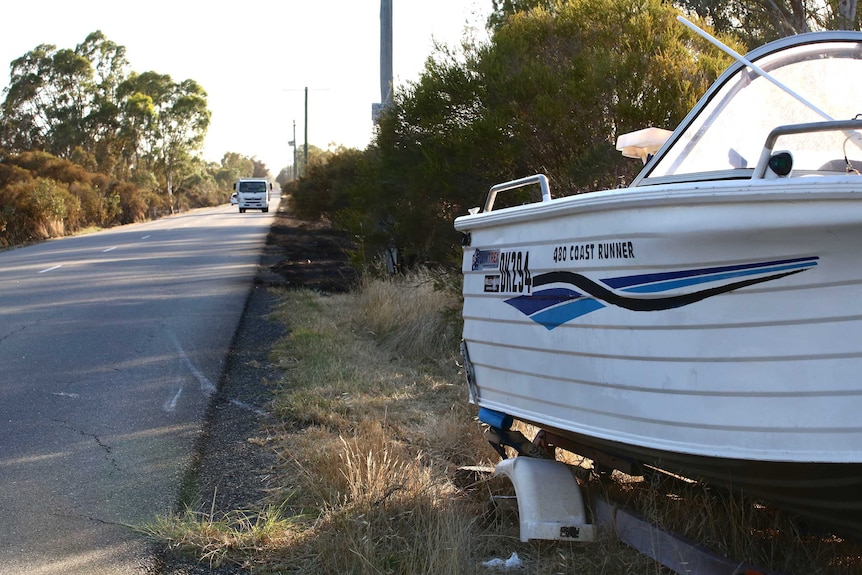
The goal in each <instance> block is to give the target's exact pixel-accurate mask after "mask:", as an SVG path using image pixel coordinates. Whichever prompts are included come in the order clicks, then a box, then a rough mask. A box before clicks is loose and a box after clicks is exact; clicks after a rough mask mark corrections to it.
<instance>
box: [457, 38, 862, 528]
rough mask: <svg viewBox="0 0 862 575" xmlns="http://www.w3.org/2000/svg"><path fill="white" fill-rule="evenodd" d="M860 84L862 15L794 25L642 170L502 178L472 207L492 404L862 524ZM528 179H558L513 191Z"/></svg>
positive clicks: (470, 298)
mask: <svg viewBox="0 0 862 575" xmlns="http://www.w3.org/2000/svg"><path fill="white" fill-rule="evenodd" d="M860 94H862V34H860V33H855V32H838V31H836V32H819V33H812V34H803V35H798V36H793V37H789V38H784V39H782V40H779V41H776V42H773V43H770V44H767V45H765V46H763V47H761V48H759V49H757V50H755V51H753V52H751V53H750V54H749V55H748V56H746V58H742V57H739V60H738V61H737V62H736V63H735V64H734V65H732V66H731V67H730V68H729V69H728V70H727V71H726V72H725V73H724V74H723V75H722V76H721V77H720V78H719V79H718V80H717V81H716V83H715V84H714V85H713V86H712V87H711V88H710V89H709V90H708V92H707V93H706V94H705V95H704V96H703V98H702V99H701V100H700V101H699V102H698V104H697V105H696V106H695V108H694V109H693V110H692V111H691V112H690V113H689V114H688V116H686V118H685V119H684V120H683V122H682V123H681V124H680V125H679V126H678V127H677V128H676V130H674V131H673V132H672V133H670V132H663V131H660V130H656V129H648V130H644V131H640V132H636V133H634V134H630V135H627V136H625V137H621V138H620V139H619V140H618V142H617V147H618V148H619V149H620V150H621V151H623V152H624V153H625V154H626V155H630V156H636V157H642V158H643V159H644V160H645V161H646V165H645V166H644V169H643V170H642V172H641V173H640V174H639V175H638V176H637V178H636V179H635V180H634V181H633V183H632V184H631V185H630V186H629V187H627V188H622V189H613V190H606V191H600V192H591V193H585V194H579V195H569V196H565V197H559V198H557V197H552V193H551V190H550V188H549V186H548V184H547V180H546V178H544V177H543V176H541V175H537V176H533V177H528V178H524V179H522V180H517V181H515V182H507V183H505V184H501V185H499V186H495V187H493V188H492V189H491V191H490V193H489V194H488V197H487V200H486V204H485V206H484V208H483V209H481V210H474V213H471V214H470V215H466V216H463V217H459V218H458V219H457V220H456V221H455V227H456V229H457V230H459V231H460V232H462V233H463V234H464V256H463V266H462V267H463V273H464V309H463V317H464V333H463V340H464V351H465V359H466V361H467V368H468V369H467V371H468V383H469V388H470V399H471V401H472V402H474V403H476V404H477V405H479V406H480V407H481V408H482V417H483V419H485V420H486V421H487V422H488V423H490V424H491V425H492V427H493V428H494V430H495V431H501V432H503V435H504V436H505V428H506V427H507V426H508V423H506V420H507V419H508V418H510V417H513V418H516V419H519V420H522V421H525V422H528V423H531V424H534V425H536V426H538V427H539V428H541V429H542V430H543V431H544V435H545V441H548V440H549V441H550V443H553V444H556V445H558V446H566V447H568V448H569V449H572V450H575V451H576V452H579V453H581V454H584V455H588V456H592V457H593V458H594V459H596V460H597V461H599V462H601V463H602V464H606V465H612V466H616V467H623V466H624V465H623V464H629V463H633V464H641V463H643V464H648V465H653V466H657V467H659V468H662V469H665V470H669V471H672V472H675V473H681V474H683V475H686V476H688V477H693V478H701V479H705V480H706V481H710V482H714V483H715V482H720V483H722V484H730V485H732V487H734V488H736V489H740V490H742V491H743V492H745V493H747V494H748V495H751V496H753V497H757V498H762V499H764V500H767V501H771V502H773V503H776V504H778V505H781V506H784V507H786V508H789V509H791V510H793V511H796V512H799V513H801V514H803V515H806V516H808V517H813V518H815V519H817V520H820V521H822V522H825V523H826V524H828V525H829V526H830V527H832V528H834V530H835V531H837V532H841V533H847V534H851V535H855V536H859V535H862V176H860V175H859V171H857V170H862V120H858V119H855V118H856V116H857V114H860V113H862V100H860V97H859V95H860ZM526 185H538V186H540V187H541V188H542V199H541V200H537V201H535V202H534V203H529V204H526V205H521V206H515V207H508V208H504V209H494V204H495V202H496V198H497V195H498V194H504V193H506V192H507V191H508V190H510V189H512V188H516V187H522V186H526ZM503 442H504V443H505V440H504V441H503ZM527 451H529V449H527Z"/></svg>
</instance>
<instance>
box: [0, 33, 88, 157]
mask: <svg viewBox="0 0 862 575" xmlns="http://www.w3.org/2000/svg"><path fill="white" fill-rule="evenodd" d="M92 80H93V70H92V67H91V66H90V63H89V61H88V60H87V59H86V58H84V57H83V56H81V55H79V54H76V53H75V51H74V50H69V49H59V50H58V49H57V47H56V46H53V45H50V44H40V45H39V46H37V47H36V48H34V49H33V50H31V51H29V52H27V53H26V54H24V55H23V56H21V57H20V58H17V59H15V60H13V61H12V63H11V64H10V83H9V86H8V88H6V90H5V95H6V97H5V100H4V102H3V124H4V130H3V132H4V134H3V135H4V142H3V143H4V145H5V146H6V147H7V148H8V149H10V150H11V151H23V150H32V149H39V150H45V151H48V152H51V153H53V154H55V155H57V156H60V157H66V158H67V157H69V156H70V155H71V153H72V150H73V149H74V148H75V147H76V146H80V145H85V144H86V130H85V128H84V118H85V117H86V115H87V114H88V113H89V112H90V98H89V94H90V91H91V86H92Z"/></svg>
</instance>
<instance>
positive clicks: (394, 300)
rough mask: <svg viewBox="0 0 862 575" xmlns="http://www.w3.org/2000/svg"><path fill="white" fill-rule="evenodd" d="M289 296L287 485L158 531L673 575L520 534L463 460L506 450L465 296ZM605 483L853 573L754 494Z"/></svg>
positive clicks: (695, 524) (464, 567) (180, 539)
mask: <svg viewBox="0 0 862 575" xmlns="http://www.w3.org/2000/svg"><path fill="white" fill-rule="evenodd" d="M281 298H282V299H281V305H280V306H279V309H278V310H277V312H276V314H277V315H278V317H279V318H280V319H281V321H283V322H284V323H285V324H286V325H287V326H288V327H289V330H288V331H289V335H287V336H286V337H285V338H284V339H283V340H282V341H280V342H279V343H278V345H277V346H276V347H275V349H274V350H273V352H272V359H273V361H275V362H277V363H278V364H279V365H280V366H281V367H282V368H283V370H284V377H283V379H282V380H281V381H280V382H278V384H277V394H276V399H275V400H274V402H273V412H274V414H275V415H276V419H277V420H278V421H279V422H280V423H278V424H275V425H273V426H272V428H271V429H269V430H267V431H268V435H269V436H270V437H273V438H275V439H273V440H272V441H269V442H268V443H267V445H270V446H272V448H273V449H275V450H276V453H277V454H278V457H279V460H280V465H281V473H280V481H279V483H278V485H277V486H276V487H275V488H274V489H273V491H272V492H271V493H270V496H269V501H268V503H267V505H266V506H265V507H264V508H263V510H262V511H259V512H257V513H251V512H247V513H237V514H234V515H230V516H228V517H226V518H224V520H222V521H216V520H214V518H213V517H212V514H210V515H209V516H201V515H196V514H194V513H191V512H186V513H185V514H181V515H178V516H173V517H169V518H166V519H164V520H163V521H162V522H161V523H160V524H158V525H156V524H154V525H152V526H150V527H149V528H150V530H151V533H152V535H153V536H154V537H156V538H158V539H160V540H163V541H166V542H168V543H169V544H170V545H171V546H172V547H174V548H176V549H180V550H186V551H191V552H194V553H196V554H197V555H198V556H199V557H201V558H202V560H205V561H209V562H210V563H212V564H224V563H233V564H237V565H243V566H245V567H246V568H247V569H249V570H250V571H251V572H261V573H297V574H328V573H333V574H334V573H339V574H341V573H355V574H365V573H367V574H378V573H392V574H414V573H423V574H429V575H436V574H440V575H442V574H447V575H449V574H472V573H493V572H494V571H493V570H491V569H489V568H487V567H485V566H483V565H482V562H483V561H486V560H489V559H493V558H502V559H506V558H508V557H509V556H510V555H511V554H512V553H513V552H517V553H518V555H519V556H520V557H521V558H522V560H524V562H525V566H524V568H523V569H522V570H521V571H519V572H526V573H535V574H554V573H589V574H591V575H601V574H607V575H648V574H649V575H653V574H660V573H667V571H666V570H663V569H662V568H661V567H659V566H658V565H657V564H656V563H655V562H653V561H652V560H650V559H648V558H646V557H644V556H642V555H640V554H638V553H637V552H635V551H633V550H632V549H630V548H628V547H626V546H624V545H623V544H620V543H618V542H616V541H614V540H611V539H607V538H605V539H604V540H602V541H599V542H597V543H592V544H572V543H562V542H531V543H521V542H520V541H519V540H518V521H517V512H516V510H514V511H513V510H512V509H511V508H510V507H507V506H505V505H498V504H496V503H495V502H494V501H495V500H494V499H493V498H492V497H491V496H492V495H500V494H503V495H511V494H512V490H511V486H510V485H509V484H508V482H507V481H505V480H502V479H492V478H489V477H488V476H486V475H470V474H465V473H464V472H463V470H461V469H459V468H460V467H462V466H467V465H470V466H482V465H485V466H493V464H494V463H495V462H496V454H494V453H493V451H492V450H491V448H490V447H489V446H488V445H487V443H486V442H485V440H484V438H483V437H482V433H481V429H480V425H479V424H478V422H477V420H476V417H475V411H474V408H472V407H471V406H469V405H468V404H467V401H466V395H467V393H466V388H465V385H464V383H463V376H462V374H461V373H460V369H459V365H458V361H459V359H460V358H458V357H457V356H456V353H457V349H458V339H459V332H460V326H459V324H458V321H457V317H458V309H459V306H460V303H459V298H458V297H457V294H451V293H446V292H441V291H438V290H436V289H435V288H434V283H433V282H432V281H431V278H430V276H428V275H427V274H421V273H420V274H416V275H413V276H410V277H406V278H396V279H388V280H374V281H367V282H366V283H364V284H363V286H362V287H361V289H360V290H358V291H356V292H354V293H349V294H342V295H333V296H324V295H320V294H317V293H313V292H310V291H285V292H283V293H282V294H281ZM524 431H525V433H526V434H527V435H528V436H531V432H530V430H528V429H524ZM568 461H569V462H570V463H577V462H578V458H576V457H572V458H570V459H569V460H568ZM606 487H607V489H608V491H609V492H610V493H611V495H613V496H614V497H615V498H617V499H619V500H626V501H629V502H632V503H633V504H635V505H636V506H637V507H638V508H639V509H641V511H642V512H644V513H645V514H647V515H648V516H650V517H652V518H654V519H658V520H660V521H662V522H664V523H665V524H667V525H668V526H670V527H671V528H673V529H675V530H679V531H683V532H685V533H687V534H688V535H689V536H690V537H692V538H694V539H696V540H698V541H703V542H705V543H706V544H708V545H710V546H712V547H713V548H714V549H716V550H718V551H721V552H727V553H728V554H729V555H730V556H734V557H739V558H741V559H745V560H749V561H751V562H752V563H754V564H759V565H761V566H763V567H767V568H773V569H776V570H783V571H784V572H786V573H788V574H793V573H806V574H813V573H818V574H823V575H825V574H827V573H828V574H832V573H836V574H842V575H843V574H849V573H852V572H854V571H852V570H846V569H832V568H830V567H828V563H830V562H833V563H835V561H834V558H835V557H836V555H837V551H836V549H834V548H832V549H830V548H829V547H828V544H827V545H826V546H825V547H824V546H823V545H822V544H821V545H820V546H817V547H815V548H814V549H817V550H815V551H811V550H805V551H798V550H796V549H794V546H796V547H798V544H799V542H800V538H799V536H798V534H796V535H793V533H795V532H793V531H792V530H790V531H788V530H785V533H791V535H790V537H789V538H784V539H782V538H781V537H777V536H776V535H775V531H776V530H783V529H784V526H781V527H780V528H777V527H776V526H778V525H779V524H778V523H775V522H774V521H773V522H772V523H767V524H765V525H767V526H761V525H764V524H762V523H759V522H754V519H755V518H754V517H751V516H750V515H749V514H751V513H753V514H754V515H757V513H758V508H757V507H756V506H752V504H751V503H750V502H744V501H740V500H734V499H732V498H731V499H729V500H724V499H721V498H717V497H716V496H715V494H714V493H712V492H711V491H709V490H703V488H701V487H699V486H695V487H693V488H692V491H690V492H685V493H681V492H679V490H678V488H676V487H675V488H674V489H675V491H668V490H667V489H660V488H659V487H660V486H659V485H650V484H644V483H643V482H639V481H636V480H630V481H628V482H613V483H611V484H610V486H606ZM698 489H700V491H699V492H698V491H697V490H698ZM727 501H729V502H730V504H729V505H730V506H729V507H728V503H727ZM693 510H694V511H693ZM760 515H761V516H763V515H765V514H764V513H760ZM761 518H762V517H760V518H758V520H759V519H761ZM791 550H792V552H791ZM851 555H852V554H851ZM840 556H841V557H844V558H847V557H849V555H848V554H847V553H846V552H842V553H841V554H840ZM785 559H786V560H785ZM794 562H795V563H794ZM851 564H852V559H851ZM856 569H857V571H856V572H858V563H856Z"/></svg>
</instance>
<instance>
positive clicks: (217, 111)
mask: <svg viewBox="0 0 862 575" xmlns="http://www.w3.org/2000/svg"><path fill="white" fill-rule="evenodd" d="M490 11H491V0H425V1H421V0H393V76H394V84H395V89H396V90H398V88H399V86H404V85H406V84H407V83H408V82H413V81H416V80H417V79H418V78H419V76H420V74H421V72H422V69H423V66H424V64H425V61H426V59H427V58H428V56H429V55H431V54H432V52H433V47H434V42H435V41H436V42H439V43H442V44H446V45H449V46H459V45H460V42H461V40H462V38H464V36H465V34H472V35H474V36H476V37H479V38H482V37H484V35H485V29H484V24H485V21H486V20H487V17H488V14H489V13H490ZM3 20H4V22H5V24H6V25H4V31H3V34H2V35H0V90H5V88H6V87H7V86H8V84H9V64H10V63H11V62H12V61H13V60H15V59H16V58H19V57H20V56H23V55H24V54H25V53H27V52H29V51H30V50H32V49H34V48H35V47H36V46H38V45H40V44H52V45H54V46H56V47H57V48H58V49H62V48H69V49H74V48H75V46H77V45H78V44H80V43H81V42H83V41H84V39H85V38H86V37H87V35H88V34H90V33H91V32H95V31H96V30H101V31H102V32H103V33H104V34H105V36H106V37H107V38H108V40H110V41H112V42H114V43H116V44H119V45H121V46H125V47H126V58H127V59H128V61H129V64H130V69H131V70H133V71H135V72H138V73H142V72H147V71H151V70H152V71H155V72H157V73H159V74H168V75H170V76H171V78H172V79H173V80H174V81H175V82H180V81H182V80H186V79H192V80H195V81H196V82H198V84H200V85H201V86H202V87H203V88H204V90H205V91H206V92H207V97H208V104H209V109H210V111H211V112H212V119H211V122H210V127H209V130H208V132H207V139H206V142H205V144H204V149H203V156H204V158H205V159H206V160H209V161H216V162H218V161H220V160H221V158H222V157H223V156H224V154H225V153H226V152H237V153H239V154H242V155H245V156H248V157H255V158H257V159H258V160H261V161H262V162H264V163H265V164H266V166H267V167H268V168H269V170H270V172H272V173H273V174H274V175H276V174H278V172H279V170H280V169H281V168H283V167H285V166H287V165H289V164H292V163H293V148H292V147H290V146H289V145H288V142H289V141H290V140H293V139H294V122H295V125H296V128H295V129H296V140H295V141H296V144H297V146H298V147H299V152H300V153H301V150H302V144H303V142H304V124H305V88H306V87H307V88H308V143H309V144H312V145H315V146H318V147H319V148H324V149H325V148H327V147H329V146H330V145H344V146H348V147H354V148H360V149H362V148H364V147H365V146H366V145H367V144H368V143H369V142H370V140H371V137H372V135H373V129H374V128H373V123H372V120H371V105H372V103H375V102H380V100H381V96H380V0H305V1H299V0H241V1H239V2H212V1H211V0H210V1H207V2H203V1H200V0H145V2H117V1H116V0H74V1H69V0H64V1H58V0H41V1H39V2H33V3H32V4H31V3H29V2H12V3H9V5H8V6H6V5H4V7H3ZM12 23H15V24H14V25H12ZM3 97H5V94H4V95H3Z"/></svg>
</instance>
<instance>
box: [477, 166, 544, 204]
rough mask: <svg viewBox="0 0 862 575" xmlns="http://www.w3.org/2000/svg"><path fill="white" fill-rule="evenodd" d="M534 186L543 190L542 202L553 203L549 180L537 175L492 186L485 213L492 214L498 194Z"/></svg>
mask: <svg viewBox="0 0 862 575" xmlns="http://www.w3.org/2000/svg"><path fill="white" fill-rule="evenodd" d="M533 184H538V185H539V186H540V187H541V189H542V201H543V202H550V201H551V188H550V186H549V185H548V178H547V177H546V176H545V175H544V174H535V175H532V176H527V177H526V178H519V179H517V180H512V181H510V182H503V183H502V184H497V185H495V186H492V187H491V189H490V191H488V198H487V199H486V200H485V209H483V210H482V211H483V212H490V211H492V210H493V209H494V202H495V201H496V199H497V194H498V193H500V192H506V191H509V190H515V189H518V188H524V187H526V186H530V185H533Z"/></svg>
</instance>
